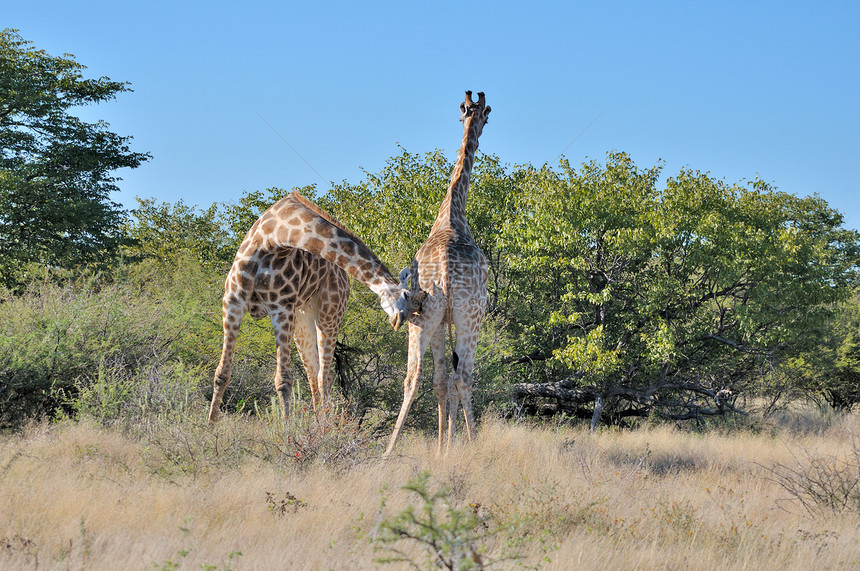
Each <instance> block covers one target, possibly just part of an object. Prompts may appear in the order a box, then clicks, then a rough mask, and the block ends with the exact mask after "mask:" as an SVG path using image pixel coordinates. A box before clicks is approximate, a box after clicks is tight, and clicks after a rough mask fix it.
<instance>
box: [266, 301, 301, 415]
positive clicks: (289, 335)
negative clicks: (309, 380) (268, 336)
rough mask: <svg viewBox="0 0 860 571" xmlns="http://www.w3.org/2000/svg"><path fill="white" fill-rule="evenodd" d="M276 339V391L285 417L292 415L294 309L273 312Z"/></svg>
mask: <svg viewBox="0 0 860 571" xmlns="http://www.w3.org/2000/svg"><path fill="white" fill-rule="evenodd" d="M271 317H272V326H273V327H274V329H275V341H276V343H277V344H278V356H277V360H278V365H277V368H276V369H275V391H276V392H277V393H278V401H279V402H280V404H281V414H282V416H283V418H284V419H288V418H289V417H290V396H291V395H292V393H293V375H292V371H291V370H290V349H291V347H290V345H291V343H292V340H293V329H294V327H295V314H294V313H293V311H292V310H288V309H282V310H281V311H279V312H277V313H274V314H272V316H271Z"/></svg>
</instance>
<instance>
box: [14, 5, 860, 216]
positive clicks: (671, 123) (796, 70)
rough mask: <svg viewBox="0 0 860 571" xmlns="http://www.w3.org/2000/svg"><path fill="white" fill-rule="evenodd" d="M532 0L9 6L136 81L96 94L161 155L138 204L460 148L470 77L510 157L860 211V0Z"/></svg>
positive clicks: (53, 40) (133, 187)
mask: <svg viewBox="0 0 860 571" xmlns="http://www.w3.org/2000/svg"><path fill="white" fill-rule="evenodd" d="M524 4H525V3H523V4H520V3H509V2H504V1H495V2H488V3H484V2H468V3H453V2H424V3H409V2H398V3H390V2H376V3H366V4H365V3H358V2H325V1H317V2H301V3H298V2H253V1H251V2H244V3H243V4H242V5H241V7H240V6H239V3H235V2H231V3H221V2H205V3H204V2H196V1H194V2H177V1H176V0H173V1H171V2H160V1H153V2H146V3H138V2H84V1H81V2H68V1H65V2H54V1H44V0H42V1H34V2H15V3H11V2H7V3H5V5H4V7H3V10H2V17H0V25H2V26H3V27H12V28H18V29H19V30H20V31H19V33H20V34H21V36H22V37H23V38H25V39H27V40H31V41H33V42H34V43H35V45H36V47H38V48H41V49H45V50H46V51H48V52H49V53H52V54H61V53H64V52H65V53H71V54H74V55H75V56H76V58H77V60H78V61H79V62H80V63H82V64H84V65H86V66H87V67H88V74H89V75H90V76H102V75H106V76H108V77H110V78H111V79H115V80H123V81H129V82H131V84H132V89H134V92H133V93H126V94H123V95H121V96H120V97H119V98H118V99H117V100H116V101H113V102H110V103H106V104H102V105H99V106H93V107H90V108H87V109H86V110H84V111H82V112H81V115H82V116H84V117H85V118H88V119H92V120H95V119H104V120H106V121H108V122H109V123H110V124H111V128H112V130H114V131H115V132H117V133H120V134H122V135H131V136H133V137H134V149H135V150H138V151H148V152H151V153H152V155H153V159H152V160H151V161H150V162H148V163H146V164H144V166H142V167H140V168H139V169H136V170H133V171H131V170H126V171H122V172H120V176H122V177H123V179H124V180H123V181H122V182H121V183H120V185H121V187H122V191H121V192H120V193H119V194H118V195H116V196H115V197H114V198H115V199H116V200H117V201H119V202H121V203H123V204H124V205H126V206H128V207H133V206H134V204H135V200H134V197H135V196H142V197H155V198H156V199H158V200H163V201H168V202H174V201H176V200H179V199H183V200H185V201H186V202H187V203H190V204H197V205H200V206H208V205H210V204H211V203H213V202H216V201H232V200H236V199H237V198H239V197H240V196H241V194H242V192H243V191H245V190H257V189H263V188H267V187H271V186H279V187H284V188H291V187H293V186H303V185H306V184H313V183H316V184H317V185H318V188H319V190H322V191H324V190H326V189H327V188H328V187H329V184H328V182H329V181H337V182H340V181H342V180H347V181H350V182H359V181H360V180H361V179H362V178H363V176H364V175H363V172H362V169H365V170H367V171H369V172H378V171H379V170H380V169H381V168H382V167H383V165H384V163H385V161H386V159H387V158H389V157H391V156H392V155H395V154H397V153H398V152H399V149H398V144H399V145H401V146H403V147H404V148H405V149H406V150H408V151H410V152H415V153H424V152H427V151H431V150H433V149H437V148H439V149H442V150H443V151H444V152H445V154H446V155H447V156H448V157H449V158H450V159H452V160H453V158H454V156H455V154H456V150H457V147H458V145H459V142H460V137H461V134H462V131H461V127H460V124H459V122H458V113H459V111H458V105H459V102H460V101H461V100H462V97H463V92H464V91H465V90H466V89H470V90H472V91H475V92H477V91H484V92H486V94H487V102H488V103H489V104H490V105H491V106H492V107H493V112H492V115H491V117H490V123H489V124H488V126H487V127H486V129H485V130H484V134H483V136H482V138H481V150H482V151H483V152H486V153H491V154H494V155H497V156H498V157H499V158H500V159H501V160H502V161H503V162H506V163H509V164H512V165H515V164H522V163H531V164H534V165H541V164H544V163H546V162H549V163H551V164H555V163H556V161H557V157H558V155H559V154H560V153H561V152H562V151H563V150H565V149H566V151H565V155H566V156H567V157H568V158H569V159H570V160H571V162H573V163H574V164H578V163H581V162H583V161H585V160H588V159H597V160H601V161H602V160H603V159H604V158H605V156H606V153H607V151H610V150H613V149H614V150H620V151H624V152H627V153H629V154H630V155H631V156H632V157H633V159H634V161H635V162H636V164H637V165H639V166H640V167H649V166H652V165H654V164H655V163H656V162H657V161H658V160H661V159H662V160H663V161H664V162H665V168H664V171H663V172H664V174H666V175H672V174H675V173H677V172H678V171H679V170H680V169H681V168H684V167H690V168H693V169H696V170H700V171H707V172H710V173H711V175H712V176H714V177H716V178H719V179H724V180H725V181H727V182H729V183H734V182H738V181H741V180H751V179H755V178H756V177H759V178H762V179H764V180H766V181H768V182H771V183H773V184H774V185H776V187H777V188H779V189H780V190H783V191H786V192H791V193H794V194H798V195H801V196H805V195H809V194H812V193H818V194H820V195H821V196H822V197H824V198H825V199H826V200H827V201H828V202H829V203H830V204H831V206H833V207H835V208H837V209H838V210H840V211H841V212H842V213H844V214H845V216H846V226H848V227H851V228H855V229H856V228H860V200H858V190H860V188H858V183H857V177H856V172H857V165H860V134H858V132H859V131H860V129H858V128H860V2H856V1H850V2H827V1H823V2H818V3H811V2H794V1H782V2H750V1H747V2H734V1H724V2H575V1H574V2H545V3H541V2H532V3H529V4H530V5H529V6H525V5H524ZM261 117H262V118H263V119H261ZM264 119H265V121H264ZM266 122H268V123H269V124H271V126H272V127H274V128H275V130H277V132H278V133H279V134H280V136H282V137H283V138H284V139H285V140H286V141H287V142H289V144H290V145H292V147H294V148H295V149H296V150H297V151H298V152H299V153H300V154H301V156H302V157H304V159H305V160H306V161H307V163H309V164H310V165H312V167H313V168H310V167H309V166H308V165H307V164H306V163H305V162H304V161H303V160H302V158H300V157H299V156H297V155H296V153H294V152H293V151H292V150H291V149H290V147H289V146H287V145H286V144H285V143H284V141H282V140H281V139H280V138H279V136H278V134H276V133H275V132H273V130H272V129H271V128H270V127H269V126H268V125H267V123H266ZM592 122H593V123H592ZM589 124H590V125H591V126H590V127H588V129H587V130H585V132H584V133H582V135H581V136H580V137H579V138H578V139H576V140H575V141H574V139H575V138H576V137H577V135H579V134H580V133H581V132H582V131H583V129H585V128H586V127H587V126H588V125H589ZM571 142H572V144H571ZM568 145H569V146H568ZM315 171H317V172H318V173H320V174H321V175H322V179H321V178H320V177H319V176H318V175H317V172H315Z"/></svg>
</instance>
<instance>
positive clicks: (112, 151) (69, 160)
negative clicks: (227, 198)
mask: <svg viewBox="0 0 860 571" xmlns="http://www.w3.org/2000/svg"><path fill="white" fill-rule="evenodd" d="M84 69H85V67H84V66H83V65H81V64H79V63H78V62H76V61H75V59H74V57H73V56H70V55H64V56H62V57H55V56H51V55H49V54H47V53H46V52H44V51H43V50H38V49H36V48H35V47H33V45H32V43H31V42H28V41H26V40H24V39H22V38H21V36H19V35H18V34H17V31H16V30H11V29H5V30H3V31H2V32H0V283H5V284H7V285H13V284H17V283H19V282H20V280H21V279H23V276H22V275H21V268H22V267H23V266H24V265H26V264H28V263H38V264H42V265H51V266H60V267H73V266H76V265H79V264H87V263H92V262H100V261H102V260H106V259H107V260H110V259H112V256H113V254H114V253H115V252H116V251H117V249H118V248H119V246H120V243H121V242H122V239H123V235H122V232H121V231H120V225H121V223H122V221H123V212H122V210H121V209H120V206H119V205H118V204H116V203H114V202H112V201H111V200H110V194H111V193H112V192H114V191H115V190H117V186H116V182H117V181H118V180H119V179H118V178H117V177H116V176H115V175H114V174H113V172H114V171H115V170H117V169H120V168H125V167H129V168H135V167H137V166H139V165H140V164H141V163H142V162H144V161H146V160H147V159H148V158H150V157H149V155H148V154H145V153H137V152H133V151H131V149H130V147H129V145H130V142H131V138H130V137H123V136H120V135H117V134H115V133H112V132H111V131H109V130H108V125H107V123H105V122H103V121H99V122H96V123H87V122H85V121H82V120H81V119H79V118H78V117H76V116H74V115H73V114H72V113H71V109H73V108H75V107H78V106H81V105H88V104H91V103H99V102H102V101H109V100H111V99H113V98H115V97H116V95H117V94H119V93H122V92H124V91H129V90H130V89H129V87H128V84H127V83H123V82H117V81H111V80H110V79H108V78H107V77H100V78H98V79H85V78H84V77H83V70H84Z"/></svg>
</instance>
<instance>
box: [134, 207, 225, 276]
mask: <svg viewBox="0 0 860 571" xmlns="http://www.w3.org/2000/svg"><path fill="white" fill-rule="evenodd" d="M131 213H132V215H133V218H132V219H130V220H128V221H127V222H126V224H125V226H124V231H125V233H126V235H127V236H128V238H129V239H130V240H129V244H128V245H127V246H126V247H125V248H124V249H123V252H124V254H125V256H126V257H127V258H128V259H129V260H130V261H139V260H144V259H151V260H153V261H154V262H156V263H157V264H158V265H161V266H168V265H169V266H173V267H175V266H177V265H178V263H179V261H180V259H183V258H184V259H193V260H196V261H197V262H199V263H200V264H201V265H203V266H207V267H213V268H215V267H217V268H221V269H222V270H224V271H226V268H227V267H228V266H229V264H230V262H231V261H232V260H233V255H234V254H235V253H236V251H235V248H234V247H233V246H234V245H233V240H232V236H231V234H230V232H229V230H227V229H225V228H224V227H223V225H222V216H223V214H222V212H221V210H220V209H219V207H218V205H217V204H213V205H211V206H210V207H209V208H207V209H206V210H200V209H198V208H197V207H194V206H188V205H187V204H185V203H184V202H183V201H182V200H180V201H178V202H176V203H174V204H169V203H167V202H163V203H161V204H158V203H157V202H156V201H155V199H152V198H138V199H137V208H135V209H134V210H132V212H131Z"/></svg>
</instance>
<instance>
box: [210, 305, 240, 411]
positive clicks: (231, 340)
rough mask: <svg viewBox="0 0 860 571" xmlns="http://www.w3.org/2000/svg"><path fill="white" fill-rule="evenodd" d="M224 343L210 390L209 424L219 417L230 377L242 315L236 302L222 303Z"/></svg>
mask: <svg viewBox="0 0 860 571" xmlns="http://www.w3.org/2000/svg"><path fill="white" fill-rule="evenodd" d="M223 313H224V316H223V320H222V321H223V326H224V342H223V345H222V347H221V360H220V361H219V362H218V368H217V369H215V383H214V387H213V390H212V402H211V403H210V405H209V422H215V421H217V420H218V419H219V418H220V417H221V401H222V399H223V398H224V391H226V390H227V385H228V384H230V375H231V373H232V369H233V350H234V349H235V347H236V338H237V336H238V334H239V324H240V323H242V315H243V313H244V311H243V309H242V307H241V304H240V303H239V301H238V300H232V301H231V302H228V301H226V300H225V301H224V305H223Z"/></svg>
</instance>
